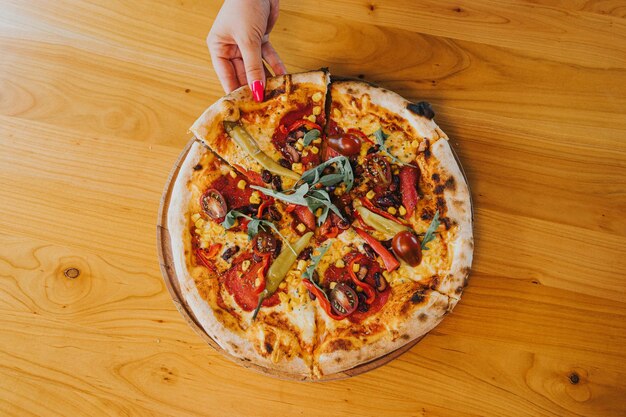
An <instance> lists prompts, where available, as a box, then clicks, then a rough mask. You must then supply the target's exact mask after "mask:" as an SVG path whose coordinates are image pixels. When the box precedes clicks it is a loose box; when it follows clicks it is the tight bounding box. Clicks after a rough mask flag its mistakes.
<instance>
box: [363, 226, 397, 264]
mask: <svg viewBox="0 0 626 417" xmlns="http://www.w3.org/2000/svg"><path fill="white" fill-rule="evenodd" d="M354 230H356V232H357V233H358V234H359V236H361V237H362V238H363V239H365V241H366V242H367V243H368V245H370V246H371V247H372V249H374V252H376V253H377V254H378V255H379V256H380V257H381V258H383V263H384V264H385V269H386V270H387V271H388V272H391V271H393V270H394V269H396V268H398V267H399V266H400V262H398V260H397V259H396V258H395V256H393V254H392V253H391V252H389V251H388V250H387V249H386V248H385V247H384V246H383V245H382V244H381V243H380V242H379V241H378V240H376V239H374V238H373V237H372V236H371V235H370V234H369V233H367V232H366V231H364V230H361V229H359V228H358V227H355V228H354Z"/></svg>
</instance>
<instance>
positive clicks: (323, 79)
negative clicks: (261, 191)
mask: <svg viewBox="0 0 626 417" xmlns="http://www.w3.org/2000/svg"><path fill="white" fill-rule="evenodd" d="M328 83H329V75H328V72H327V71H326V70H320V71H310V72H304V73H299V74H287V75H280V76H276V77H272V78H268V79H267V86H266V89H265V99H264V101H263V102H261V103H257V102H255V101H254V100H253V98H252V93H251V91H250V89H249V88H248V87H247V86H243V87H241V88H239V89H237V90H235V91H233V92H232V93H230V94H227V95H226V96H224V97H223V98H221V99H219V100H218V101H217V102H215V104H213V105H212V106H211V107H209V108H208V109H207V110H206V111H205V112H204V113H203V114H202V116H200V118H199V119H198V120H197V121H196V122H195V123H194V124H193V126H192V127H191V131H192V132H193V134H194V135H195V136H196V137H197V138H198V139H200V140H201V141H202V142H203V143H205V144H206V145H207V146H208V147H209V148H211V149H212V150H213V151H214V152H215V153H217V154H218V155H219V156H220V157H221V158H223V159H224V160H225V161H226V162H228V163H229V164H230V165H232V166H234V167H236V168H237V169H238V170H239V171H240V172H242V173H243V174H244V175H245V176H247V177H248V178H249V179H250V180H251V181H252V182H254V183H255V184H257V185H263V184H265V185H270V186H272V187H273V188H275V189H282V188H288V187H290V186H292V185H293V184H294V183H295V181H297V180H298V178H299V177H300V175H301V174H302V173H303V172H304V171H306V170H307V169H310V168H312V167H314V166H316V165H317V164H318V163H319V162H320V160H321V153H320V148H321V146H320V144H321V141H322V138H321V134H322V131H323V126H324V125H325V124H326V120H325V112H324V103H325V101H326V93H327V86H328Z"/></svg>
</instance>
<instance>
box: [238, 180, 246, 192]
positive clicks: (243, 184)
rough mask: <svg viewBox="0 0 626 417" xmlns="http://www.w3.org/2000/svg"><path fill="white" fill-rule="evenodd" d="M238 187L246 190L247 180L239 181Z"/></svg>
mask: <svg viewBox="0 0 626 417" xmlns="http://www.w3.org/2000/svg"><path fill="white" fill-rule="evenodd" d="M237 188H239V189H240V190H245V189H246V181H244V180H239V182H238V183H237Z"/></svg>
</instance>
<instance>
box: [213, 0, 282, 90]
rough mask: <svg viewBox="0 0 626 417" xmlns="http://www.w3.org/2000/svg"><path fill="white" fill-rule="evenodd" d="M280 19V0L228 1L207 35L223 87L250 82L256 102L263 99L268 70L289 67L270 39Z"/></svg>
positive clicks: (277, 71) (233, 87)
mask: <svg viewBox="0 0 626 417" xmlns="http://www.w3.org/2000/svg"><path fill="white" fill-rule="evenodd" d="M277 19H278V0H225V1H224V4H223V5H222V8H221V9H220V11H219V13H218V14H217V17H216V18H215V22H214V23H213V27H212V28H211V31H210V32H209V35H208V36H207V45H208V47H209V51H210V52H211V60H212V61H213V67H214V68H215V72H216V73H217V77H218V78H219V80H220V82H221V83H222V87H223V88H224V90H225V91H226V92H227V93H230V92H231V91H233V90H234V89H236V88H237V87H239V86H241V85H245V84H248V85H249V86H250V89H251V90H252V95H253V97H254V99H255V100H256V101H262V100H263V92H264V89H265V69H264V67H263V61H262V58H264V59H265V61H266V62H267V63H268V64H269V65H270V67H271V68H272V70H273V71H274V73H275V74H285V73H286V72H287V70H286V69H285V65H284V64H283V63H282V61H281V60H280V57H279V56H278V53H277V52H276V50H275V49H274V48H273V47H272V45H271V44H270V41H269V33H270V31H271V30H272V28H273V27H274V23H276V20H277Z"/></svg>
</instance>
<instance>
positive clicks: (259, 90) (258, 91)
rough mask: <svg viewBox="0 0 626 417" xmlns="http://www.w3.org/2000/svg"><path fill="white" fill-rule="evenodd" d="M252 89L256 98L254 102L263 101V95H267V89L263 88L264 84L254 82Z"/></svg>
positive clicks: (259, 81) (257, 81)
mask: <svg viewBox="0 0 626 417" xmlns="http://www.w3.org/2000/svg"><path fill="white" fill-rule="evenodd" d="M250 89H251V90H252V96H253V97H254V101H258V102H261V101H263V93H265V91H264V90H265V87H263V83H262V82H261V80H256V81H252V84H250Z"/></svg>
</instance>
